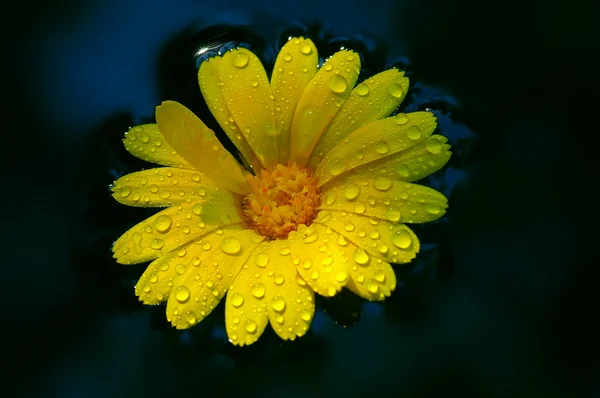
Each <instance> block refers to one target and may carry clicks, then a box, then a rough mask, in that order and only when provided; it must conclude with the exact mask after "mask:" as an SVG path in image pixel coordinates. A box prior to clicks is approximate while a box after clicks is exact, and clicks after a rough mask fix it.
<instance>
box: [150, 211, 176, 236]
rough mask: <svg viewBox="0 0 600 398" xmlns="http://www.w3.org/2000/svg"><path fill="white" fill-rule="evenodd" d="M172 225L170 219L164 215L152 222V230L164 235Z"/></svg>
mask: <svg viewBox="0 0 600 398" xmlns="http://www.w3.org/2000/svg"><path fill="white" fill-rule="evenodd" d="M172 223H173V220H172V219H171V217H169V216H166V215H160V216H158V217H156V220H154V228H155V229H156V230H157V231H158V232H162V233H165V232H167V231H168V230H169V229H170V228H171V224H172Z"/></svg>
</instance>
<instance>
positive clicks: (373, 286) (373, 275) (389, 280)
mask: <svg viewBox="0 0 600 398" xmlns="http://www.w3.org/2000/svg"><path fill="white" fill-rule="evenodd" d="M334 214H335V212H328V211H323V212H320V213H319V215H318V216H317V218H316V219H315V223H313V224H312V225H311V227H313V226H315V225H318V224H321V225H322V226H324V225H327V229H326V231H327V233H328V234H329V236H330V237H331V238H332V239H335V242H336V244H337V248H338V251H339V252H340V254H341V255H342V256H343V258H344V260H345V262H346V269H347V272H348V274H347V275H349V276H348V281H347V282H346V287H348V288H349V289H350V290H352V291H353V292H355V293H357V294H358V295H360V296H361V297H364V298H366V299H369V300H383V299H384V298H385V297H387V296H389V295H390V293H391V292H392V291H393V290H394V289H395V288H396V276H395V275H394V271H393V270H392V268H391V267H390V265H389V264H388V263H387V262H386V261H384V260H382V259H381V258H379V257H380V256H374V255H372V254H370V251H369V250H367V248H364V247H361V246H360V245H359V244H358V243H360V242H363V241H362V240H361V239H360V235H362V233H361V231H362V232H364V233H365V236H366V231H367V227H365V226H363V225H362V224H361V223H359V222H356V223H355V224H352V225H349V224H348V223H346V222H344V221H347V220H341V221H342V222H343V225H342V223H340V216H341V213H339V214H336V215H335V216H334ZM357 225H358V227H357ZM358 228H361V230H358ZM394 228H396V230H397V231H403V230H408V231H410V230H409V229H408V228H406V227H405V226H395V227H394ZM404 228H405V229H404ZM357 230H358V232H356V231H357ZM342 232H343V234H342ZM410 232H411V233H412V231H410ZM346 236H349V237H350V238H354V240H351V239H349V238H347V237H346ZM412 236H413V237H414V240H413V241H411V244H412V245H413V247H414V248H416V250H417V251H418V249H419V241H418V240H417V239H416V236H414V234H413V235H412ZM363 243H364V242H363ZM365 246H369V245H365ZM406 250H407V251H410V250H411V249H410V248H407V249H406ZM402 256H403V255H399V256H398V257H402Z"/></svg>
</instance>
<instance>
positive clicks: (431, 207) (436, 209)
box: [425, 203, 442, 214]
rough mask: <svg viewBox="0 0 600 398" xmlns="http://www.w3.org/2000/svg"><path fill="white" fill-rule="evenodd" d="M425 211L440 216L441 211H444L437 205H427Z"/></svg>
mask: <svg viewBox="0 0 600 398" xmlns="http://www.w3.org/2000/svg"><path fill="white" fill-rule="evenodd" d="M425 209H426V210H427V212H428V213H429V214H440V211H442V209H441V208H440V206H438V205H437V204H435V203H427V204H426V205H425Z"/></svg>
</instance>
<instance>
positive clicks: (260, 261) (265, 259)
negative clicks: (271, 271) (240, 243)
mask: <svg viewBox="0 0 600 398" xmlns="http://www.w3.org/2000/svg"><path fill="white" fill-rule="evenodd" d="M255 262H256V265H257V266H259V267H261V268H264V267H266V266H267V264H268V263H269V255H268V254H267V253H265V252H261V253H258V254H257V255H256V260H255Z"/></svg>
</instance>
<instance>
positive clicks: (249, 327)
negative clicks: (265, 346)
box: [244, 319, 256, 333]
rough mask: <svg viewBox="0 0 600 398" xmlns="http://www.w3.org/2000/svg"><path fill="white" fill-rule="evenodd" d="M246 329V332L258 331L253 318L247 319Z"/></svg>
mask: <svg viewBox="0 0 600 398" xmlns="http://www.w3.org/2000/svg"><path fill="white" fill-rule="evenodd" d="M244 329H246V332H248V333H255V332H256V322H254V321H253V320H252V319H248V320H247V321H246V326H245V327H244Z"/></svg>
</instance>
